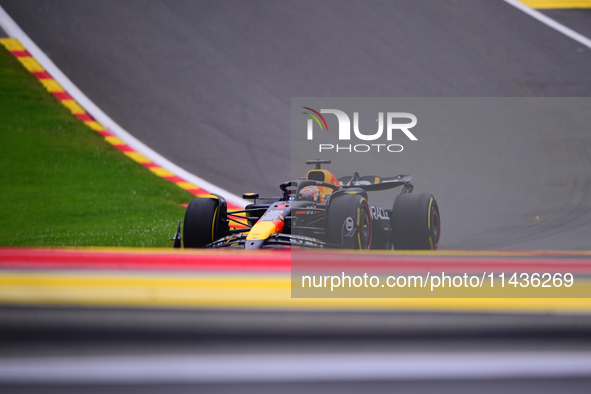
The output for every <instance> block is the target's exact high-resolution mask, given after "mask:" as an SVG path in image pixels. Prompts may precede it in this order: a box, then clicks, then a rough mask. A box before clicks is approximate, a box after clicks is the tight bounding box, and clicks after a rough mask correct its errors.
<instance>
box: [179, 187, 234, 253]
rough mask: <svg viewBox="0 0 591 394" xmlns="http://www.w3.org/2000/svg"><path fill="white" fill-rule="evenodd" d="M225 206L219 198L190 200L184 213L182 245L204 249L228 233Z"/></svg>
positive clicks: (223, 201) (224, 202)
mask: <svg viewBox="0 0 591 394" xmlns="http://www.w3.org/2000/svg"><path fill="white" fill-rule="evenodd" d="M226 218H227V204H226V201H225V200H224V199H223V198H221V197H219V198H211V197H198V198H194V199H193V200H191V202H190V203H189V206H188V207H187V210H186V211H185V223H184V226H183V245H184V246H185V248H204V247H205V246H206V245H207V244H210V243H212V242H213V241H216V240H218V239H219V238H221V235H222V234H223V233H224V232H225V231H228V222H227V221H226V220H224V219H226Z"/></svg>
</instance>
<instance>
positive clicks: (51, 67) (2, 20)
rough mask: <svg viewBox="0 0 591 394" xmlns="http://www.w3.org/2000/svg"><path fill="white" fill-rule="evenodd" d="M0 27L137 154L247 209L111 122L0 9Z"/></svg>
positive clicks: (241, 202)
mask: <svg viewBox="0 0 591 394" xmlns="http://www.w3.org/2000/svg"><path fill="white" fill-rule="evenodd" d="M0 26H1V27H2V28H3V29H4V31H5V32H6V34H7V35H8V36H10V37H12V38H16V39H18V40H19V41H20V42H21V44H23V45H24V46H25V48H27V50H28V51H29V53H30V54H31V55H32V56H33V57H34V58H35V59H37V61H38V62H39V63H41V65H42V66H43V67H44V68H45V69H46V70H47V72H49V74H50V75H51V76H52V77H53V78H54V79H55V80H56V81H57V82H58V83H59V84H60V85H62V87H63V88H64V89H65V90H66V91H67V92H68V93H69V94H70V96H72V98H74V100H76V101H77V102H78V104H80V105H81V106H82V107H83V108H84V109H85V110H86V112H88V113H89V114H90V115H92V117H93V118H95V119H96V120H97V121H98V122H99V123H101V124H102V125H103V126H105V127H106V128H107V129H108V130H109V131H110V132H112V133H113V134H115V135H116V136H117V137H119V138H121V139H122V140H123V141H124V142H125V143H127V144H128V145H129V146H131V147H132V148H133V149H134V150H136V151H137V152H139V153H141V154H143V155H144V156H146V157H147V158H149V159H150V160H152V161H153V162H155V163H156V164H158V165H159V166H161V167H164V168H166V169H167V170H169V171H170V172H172V173H173V174H175V175H177V176H179V177H181V178H183V179H185V180H186V181H188V182H191V183H193V184H195V185H197V186H199V187H201V188H203V189H205V190H207V191H208V192H210V193H216V194H220V195H222V196H223V197H224V198H225V199H226V200H227V201H228V202H230V203H232V204H234V205H238V206H240V207H244V205H245V203H244V200H243V199H242V198H240V197H239V196H236V195H234V194H232V193H230V192H228V191H227V190H224V189H222V188H220V187H218V186H216V185H213V184H211V183H209V182H207V181H206V180H204V179H202V178H199V177H198V176H196V175H194V174H191V173H190V172H188V171H186V170H184V169H182V168H180V167H179V166H177V165H176V164H174V163H172V162H171V161H169V160H168V159H166V158H164V157H163V156H161V155H160V154H158V153H157V152H155V151H154V150H152V149H151V148H149V147H148V146H146V145H145V144H144V143H143V142H141V141H139V140H138V139H137V138H135V137H134V136H132V135H131V134H129V133H128V132H127V131H125V130H124V129H123V128H122V127H121V126H119V125H118V124H117V123H116V122H115V121H114V120H113V119H111V118H110V117H109V116H108V115H107V114H105V113H104V112H103V111H102V110H101V109H100V108H99V107H97V106H96V105H95V104H94V103H93V102H92V101H91V100H90V99H89V98H88V97H86V95H85V94H84V93H82V92H81V91H80V89H78V87H77V86H76V85H74V84H73V83H72V81H70V80H69V79H68V77H66V75H65V74H64V73H62V71H61V70H60V69H59V68H58V67H57V66H56V65H55V64H54V63H53V62H52V61H51V60H50V59H49V58H48V57H47V56H46V55H45V53H43V51H42V50H41V49H40V48H39V47H38V46H37V45H36V44H35V43H34V42H33V41H32V40H31V39H30V38H29V36H28V35H27V34H26V33H25V32H24V31H23V30H22V29H21V28H20V27H19V26H18V25H17V24H16V22H15V21H14V20H13V19H12V18H11V17H10V16H9V15H8V14H7V13H6V11H4V9H3V8H2V7H1V6H0Z"/></svg>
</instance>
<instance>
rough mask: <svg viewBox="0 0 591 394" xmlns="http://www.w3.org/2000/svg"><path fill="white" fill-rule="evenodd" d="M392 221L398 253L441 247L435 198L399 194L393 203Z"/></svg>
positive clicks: (424, 195) (393, 238) (439, 223)
mask: <svg viewBox="0 0 591 394" xmlns="http://www.w3.org/2000/svg"><path fill="white" fill-rule="evenodd" d="M390 221H391V224H392V243H393V244H394V249H395V250H399V249H422V250H435V249H437V248H438V247H439V238H440V234H441V221H440V216H439V206H438V205H437V201H435V197H433V195H431V194H429V193H421V194H399V195H398V196H396V199H395V200H394V207H393V208H392V215H391V217H390Z"/></svg>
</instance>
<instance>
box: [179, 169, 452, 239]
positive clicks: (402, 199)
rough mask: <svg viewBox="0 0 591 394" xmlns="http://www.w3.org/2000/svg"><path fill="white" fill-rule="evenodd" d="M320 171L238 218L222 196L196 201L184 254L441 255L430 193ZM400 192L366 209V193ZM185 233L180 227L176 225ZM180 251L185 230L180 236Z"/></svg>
mask: <svg viewBox="0 0 591 394" xmlns="http://www.w3.org/2000/svg"><path fill="white" fill-rule="evenodd" d="M330 163H331V162H330V161H329V160H310V161H307V162H306V164H313V165H315V169H313V170H311V171H309V172H308V174H307V175H306V178H305V179H301V180H295V181H289V182H285V183H283V184H281V185H280V189H281V191H282V192H283V195H282V196H281V197H273V198H259V196H258V194H257V193H245V194H244V195H243V197H244V198H245V199H250V200H253V203H252V204H248V205H247V206H246V208H245V209H244V210H241V211H233V212H228V211H227V205H226V201H225V200H224V198H223V197H222V196H219V195H211V196H208V197H198V198H195V199H193V200H192V201H191V202H190V203H189V205H188V207H187V211H186V213H185V222H184V228H183V243H184V247H185V248H227V247H229V248H245V249H261V248H285V247H313V248H345V249H437V247H438V245H439V235H440V230H441V223H440V220H439V207H438V206H437V202H436V201H435V198H434V197H433V196H432V195H431V194H428V193H421V194H411V193H412V190H413V186H412V184H411V183H410V181H411V178H412V177H411V176H410V175H398V176H395V177H388V178H382V177H378V176H373V175H372V176H359V174H358V173H357V172H356V173H355V174H354V175H353V176H346V177H343V178H339V179H337V178H336V177H335V176H334V175H333V174H332V173H331V172H330V171H328V170H326V169H321V168H320V166H321V164H330ZM398 186H402V192H401V193H400V194H399V195H397V196H396V198H395V199H394V204H393V207H392V209H384V208H381V207H379V206H376V205H373V204H370V203H369V202H368V196H367V193H368V192H371V191H378V190H386V189H391V188H395V187H398ZM179 226H180V223H179ZM175 239H176V242H175V244H177V246H178V247H180V231H177V236H176V237H175Z"/></svg>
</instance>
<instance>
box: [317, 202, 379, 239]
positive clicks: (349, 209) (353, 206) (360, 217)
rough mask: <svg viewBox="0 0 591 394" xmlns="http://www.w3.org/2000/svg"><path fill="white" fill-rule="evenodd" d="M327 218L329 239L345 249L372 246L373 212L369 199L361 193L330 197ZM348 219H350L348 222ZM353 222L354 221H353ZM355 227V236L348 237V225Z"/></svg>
mask: <svg viewBox="0 0 591 394" xmlns="http://www.w3.org/2000/svg"><path fill="white" fill-rule="evenodd" d="M327 215H328V217H327V219H326V235H327V241H328V242H330V243H331V244H336V245H340V247H341V248H345V249H369V248H370V247H371V239H372V228H371V214H370V212H369V205H368V204H367V200H366V199H365V197H364V196H363V195H361V194H343V195H339V196H335V197H332V198H331V199H330V203H329V207H328V212H327ZM347 221H349V222H348V223H347ZM351 222H352V223H351ZM348 225H349V226H351V225H352V226H353V227H354V228H355V233H354V236H353V237H352V238H350V239H347V238H346V237H344V236H343V234H344V233H347V232H348V231H347V226H348Z"/></svg>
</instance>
